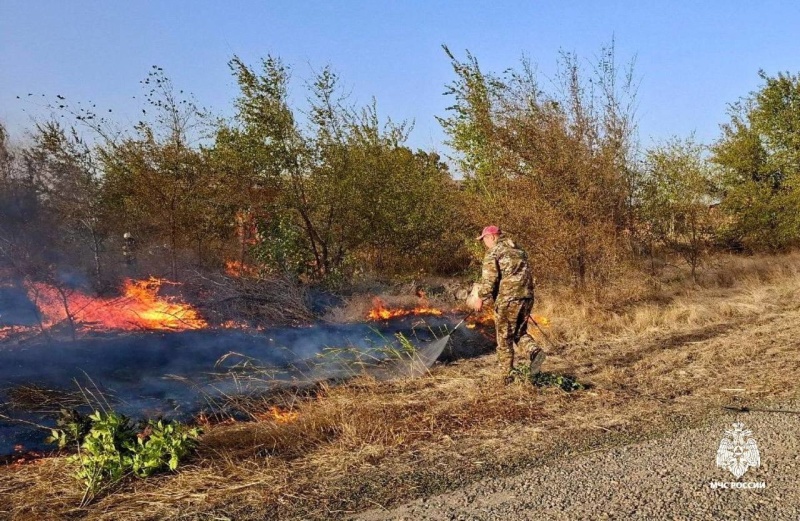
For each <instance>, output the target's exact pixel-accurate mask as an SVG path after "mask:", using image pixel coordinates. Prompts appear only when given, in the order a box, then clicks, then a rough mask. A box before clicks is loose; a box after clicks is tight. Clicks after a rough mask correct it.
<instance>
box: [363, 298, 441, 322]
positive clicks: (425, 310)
mask: <svg viewBox="0 0 800 521" xmlns="http://www.w3.org/2000/svg"><path fill="white" fill-rule="evenodd" d="M372 306H373V307H372V309H371V310H370V311H369V313H368V314H367V318H368V319H369V320H389V319H392V318H397V317H405V316H408V315H435V316H440V315H441V314H442V310H441V309H438V308H434V307H430V305H429V304H428V303H427V302H424V301H422V302H421V303H420V305H419V306H417V307H415V308H414V309H389V308H387V307H386V304H385V303H384V302H383V301H382V300H381V299H379V298H378V297H375V299H374V300H373V301H372Z"/></svg>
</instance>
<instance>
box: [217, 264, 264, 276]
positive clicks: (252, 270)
mask: <svg viewBox="0 0 800 521" xmlns="http://www.w3.org/2000/svg"><path fill="white" fill-rule="evenodd" d="M225 273H227V274H228V276H230V277H255V276H257V275H258V268H256V267H255V266H251V265H249V264H247V263H243V262H240V261H235V260H227V261H225Z"/></svg>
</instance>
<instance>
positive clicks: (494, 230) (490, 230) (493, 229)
mask: <svg viewBox="0 0 800 521" xmlns="http://www.w3.org/2000/svg"><path fill="white" fill-rule="evenodd" d="M487 235H500V228H498V227H497V226H487V227H486V228H484V229H483V232H481V236H480V237H478V238H477V239H475V240H476V241H479V240H481V239H483V238H484V237H486V236H487Z"/></svg>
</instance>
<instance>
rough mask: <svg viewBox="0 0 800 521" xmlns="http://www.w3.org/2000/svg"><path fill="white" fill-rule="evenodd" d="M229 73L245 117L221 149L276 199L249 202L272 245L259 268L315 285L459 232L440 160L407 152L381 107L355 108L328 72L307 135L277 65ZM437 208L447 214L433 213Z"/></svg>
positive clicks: (400, 127)
mask: <svg viewBox="0 0 800 521" xmlns="http://www.w3.org/2000/svg"><path fill="white" fill-rule="evenodd" d="M232 68H233V70H234V73H235V75H236V77H237V80H238V82H239V84H240V88H241V95H240V98H239V99H238V100H237V107H238V109H239V112H238V114H237V117H236V125H235V126H232V127H226V128H225V129H224V132H222V133H220V134H218V137H220V136H224V137H225V138H226V139H227V141H220V140H219V139H218V148H219V149H220V152H222V151H223V150H228V151H230V152H232V153H233V154H234V155H236V154H237V152H235V151H238V154H239V156H240V159H239V160H238V161H239V164H249V165H252V166H251V167H250V168H248V169H246V170H247V172H249V173H247V174H246V175H247V176H248V180H249V181H256V180H257V181H258V182H259V183H260V184H261V185H262V186H266V187H268V190H269V193H270V197H269V198H266V199H260V200H259V199H257V198H251V199H250V201H251V205H252V206H255V207H260V209H261V210H260V214H261V215H262V218H261V219H260V221H261V223H260V228H261V230H262V232H264V233H265V234H266V235H267V237H265V242H264V243H262V244H261V245H259V247H258V248H257V250H258V251H257V255H258V257H259V258H260V259H262V260H269V261H270V262H273V263H275V264H277V266H275V267H277V268H279V269H287V268H288V269H291V270H293V271H298V272H306V273H308V274H309V275H310V276H312V277H313V278H315V279H323V278H326V277H329V276H331V275H334V274H336V273H338V272H340V271H341V270H342V269H344V268H345V266H346V265H348V263H350V264H352V263H360V264H362V265H364V264H365V265H370V266H372V267H375V268H377V269H381V270H385V269H388V268H392V267H398V266H399V265H400V264H401V263H400V262H398V260H399V259H401V258H408V257H409V256H414V255H418V254H419V253H420V252H421V251H423V249H424V248H425V246H424V245H426V244H427V245H429V244H430V243H431V242H432V241H431V238H433V237H437V236H439V237H441V236H442V235H443V234H444V233H445V232H446V231H447V229H448V226H451V225H452V224H453V223H454V222H455V219H453V218H452V216H453V211H452V210H453V208H454V207H455V205H454V204H450V202H451V201H452V200H453V194H455V187H454V186H453V183H452V180H451V179H450V177H449V174H448V172H447V170H446V168H445V167H444V165H443V163H441V161H439V159H438V156H434V155H428V154H426V153H422V152H420V153H417V154H415V153H413V152H412V151H411V150H410V149H408V148H407V147H406V146H404V142H405V140H406V136H407V126H406V125H405V124H394V123H392V122H391V121H388V122H387V123H385V124H382V123H381V121H380V119H379V117H378V113H377V109H376V105H375V103H374V102H373V103H372V104H371V105H368V106H366V107H363V108H361V109H356V108H354V107H352V106H349V105H348V104H347V98H346V96H342V95H341V94H340V89H339V79H338V77H337V76H336V74H335V73H333V71H332V70H331V69H330V68H327V67H326V68H324V69H323V70H322V71H320V73H319V74H317V75H316V77H315V78H314V80H313V82H312V83H311V86H310V98H311V99H310V107H309V109H308V111H307V126H306V128H301V127H300V126H299V125H298V124H297V119H296V118H295V115H294V111H293V109H292V108H291V107H290V106H289V103H288V81H289V70H288V68H287V67H285V66H284V65H283V64H282V62H280V60H278V59H276V58H272V57H268V58H267V59H265V60H262V63H261V70H260V71H255V70H253V69H251V68H249V67H247V66H246V65H245V64H243V63H242V62H241V61H240V60H238V58H234V60H233V61H232ZM223 147H224V148H223ZM234 162H236V160H235V161H234ZM437 203H438V204H439V205H442V204H449V206H446V207H442V206H438V210H439V211H438V212H436V211H434V208H436V205H437ZM287 216H288V218H287Z"/></svg>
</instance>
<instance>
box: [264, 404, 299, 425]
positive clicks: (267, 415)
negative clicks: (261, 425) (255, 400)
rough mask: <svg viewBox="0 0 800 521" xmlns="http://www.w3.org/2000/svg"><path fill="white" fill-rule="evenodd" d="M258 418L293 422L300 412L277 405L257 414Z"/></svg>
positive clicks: (278, 421)
mask: <svg viewBox="0 0 800 521" xmlns="http://www.w3.org/2000/svg"><path fill="white" fill-rule="evenodd" d="M255 416H256V418H258V419H259V420H262V421H274V422H275V423H291V422H293V421H295V420H296V419H297V418H298V417H299V416H300V413H298V412H297V411H292V410H289V409H282V408H280V407H278V406H277V405H275V406H272V407H270V408H269V410H268V411H267V412H264V413H260V414H256V415H255Z"/></svg>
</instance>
